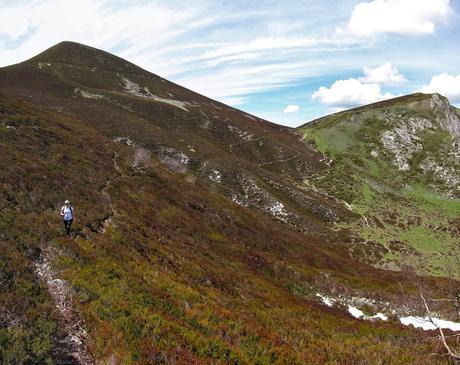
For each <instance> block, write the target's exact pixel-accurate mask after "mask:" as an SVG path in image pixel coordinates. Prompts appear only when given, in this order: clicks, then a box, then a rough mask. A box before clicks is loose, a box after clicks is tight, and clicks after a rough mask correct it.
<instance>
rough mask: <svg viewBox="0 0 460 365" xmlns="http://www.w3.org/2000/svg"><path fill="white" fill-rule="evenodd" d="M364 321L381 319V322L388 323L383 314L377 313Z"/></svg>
mask: <svg viewBox="0 0 460 365" xmlns="http://www.w3.org/2000/svg"><path fill="white" fill-rule="evenodd" d="M365 319H370V320H373V319H381V320H382V321H388V317H387V316H386V315H385V314H383V313H377V314H375V315H373V316H371V317H366V318H365Z"/></svg>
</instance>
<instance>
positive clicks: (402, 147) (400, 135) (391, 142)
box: [380, 117, 433, 171]
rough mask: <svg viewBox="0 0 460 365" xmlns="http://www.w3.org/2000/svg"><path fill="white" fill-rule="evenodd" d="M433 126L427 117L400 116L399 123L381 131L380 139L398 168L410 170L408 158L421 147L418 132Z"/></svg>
mask: <svg viewBox="0 0 460 365" xmlns="http://www.w3.org/2000/svg"><path fill="white" fill-rule="evenodd" d="M431 127H433V124H432V123H431V121H429V120H428V119H424V118H420V117H410V118H407V119H406V118H401V121H400V125H399V126H397V127H395V128H393V129H390V130H387V131H385V132H383V134H382V137H381V139H380V141H381V142H382V144H383V147H384V148H385V149H386V150H387V151H388V152H390V153H391V154H393V155H394V164H395V165H396V166H397V167H398V169H399V170H402V171H407V170H410V160H411V159H412V157H413V156H414V154H416V153H417V152H420V151H421V150H422V149H423V143H422V142H421V139H420V137H419V136H418V134H419V132H421V131H423V130H425V129H428V128H431Z"/></svg>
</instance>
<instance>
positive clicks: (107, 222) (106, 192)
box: [99, 152, 122, 233]
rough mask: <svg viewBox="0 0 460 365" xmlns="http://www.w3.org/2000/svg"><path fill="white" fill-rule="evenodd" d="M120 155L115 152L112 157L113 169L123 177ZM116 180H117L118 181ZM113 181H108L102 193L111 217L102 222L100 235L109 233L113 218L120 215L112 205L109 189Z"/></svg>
mask: <svg viewBox="0 0 460 365" xmlns="http://www.w3.org/2000/svg"><path fill="white" fill-rule="evenodd" d="M118 156H119V154H118V153H117V152H115V153H114V154H113V157H112V162H113V167H114V169H115V171H117V173H118V177H120V176H122V171H121V168H120V166H119V165H118V162H117V159H118ZM116 178H117V177H116ZM116 178H115V179H116ZM112 181H113V180H110V179H107V180H106V182H105V186H104V187H103V188H102V190H101V192H102V195H104V198H105V200H106V201H107V203H108V205H109V208H110V212H111V213H110V216H109V217H108V218H107V219H105V220H103V221H102V228H101V229H100V230H99V232H100V233H105V232H106V231H107V228H108V227H109V226H111V225H113V224H114V223H113V220H112V218H113V217H114V216H116V215H118V214H119V212H118V211H117V210H116V209H115V207H114V205H113V203H112V198H111V196H110V194H109V189H110V187H111V186H112Z"/></svg>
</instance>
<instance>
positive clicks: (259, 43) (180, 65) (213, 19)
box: [0, 0, 452, 123]
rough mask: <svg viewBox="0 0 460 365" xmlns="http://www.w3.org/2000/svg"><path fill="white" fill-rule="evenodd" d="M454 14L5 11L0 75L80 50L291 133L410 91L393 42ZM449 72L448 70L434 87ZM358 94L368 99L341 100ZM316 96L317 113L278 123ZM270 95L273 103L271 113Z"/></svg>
mask: <svg viewBox="0 0 460 365" xmlns="http://www.w3.org/2000/svg"><path fill="white" fill-rule="evenodd" d="M430 4H431V5H430ZM433 4H434V5H433ZM332 6H333V7H334V11H331V7H332ZM451 12H452V6H451V4H450V3H449V1H448V0H430V1H416V0H373V1H367V2H360V3H358V2H357V0H344V1H340V2H337V1H332V0H330V2H328V1H323V0H285V2H283V4H282V5H281V4H280V3H279V1H277V0H264V1H263V2H262V3H261V2H256V1H247V0H234V1H232V2H227V1H223V0H196V1H194V2H193V3H192V2H184V1H180V0H170V1H164V0H149V1H145V0H132V1H126V0H113V1H108V0H81V1H78V2H75V1H71V0H21V1H17V2H16V1H15V2H12V1H4V0H0V66H4V65H8V64H12V63H16V62H19V61H22V60H25V59H28V58H30V57H31V56H33V55H34V54H36V53H38V52H40V51H43V50H45V49H46V48H48V47H49V46H51V45H52V44H55V43H58V42H60V41H62V40H73V41H76V42H81V43H85V44H88V45H90V46H93V47H97V48H101V49H104V50H106V51H109V52H113V53H115V54H117V55H118V56H121V57H123V58H127V59H129V60H130V61H132V62H134V63H136V64H138V65H139V66H141V67H143V68H146V69H147V70H149V71H152V72H154V73H157V74H159V75H161V76H163V77H167V78H169V79H171V80H172V81H174V82H177V83H179V84H182V85H184V86H186V87H189V88H191V89H193V90H195V91H198V92H200V93H202V94H205V95H207V96H209V97H212V98H216V99H218V100H220V101H223V102H226V103H229V104H232V105H239V106H240V107H243V108H246V110H247V111H249V112H254V111H255V110H260V108H259V107H258V105H264V106H265V107H269V108H271V109H270V110H273V111H274V112H273V113H275V114H273V117H274V118H275V117H276V118H277V120H279V119H282V120H283V121H285V120H287V119H288V118H291V119H289V123H294V122H293V118H296V115H297V114H301V113H307V112H308V111H310V112H311V113H315V115H317V114H319V113H321V110H320V109H318V108H317V105H324V106H325V107H327V108H334V107H343V105H335V104H337V103H338V102H339V101H340V100H341V101H340V103H342V104H344V105H345V104H346V105H351V104H353V103H358V102H359V103H362V102H366V101H368V100H372V101H374V100H375V99H379V98H383V97H386V96H387V95H388V94H390V93H389V92H387V91H384V90H382V88H383V86H385V87H389V86H393V87H401V85H403V84H404V85H407V84H410V82H409V81H407V80H405V77H404V76H402V75H401V74H400V73H399V71H398V69H397V68H396V67H395V66H394V65H392V64H390V63H384V62H385V61H386V60H387V59H395V58H394V57H393V58H392V57H391V55H389V54H388V52H389V50H388V45H389V44H390V45H391V44H392V43H391V42H389V37H391V35H392V34H397V35H398V36H399V37H400V36H401V35H413V34H418V35H423V34H433V32H435V31H436V30H438V29H440V28H441V27H440V26H439V25H440V24H442V23H443V22H444V21H445V20H446V19H447V18H448V14H449V13H451ZM366 19H367V20H366ZM405 27H406V28H407V27H408V28H407V29H406V28H405ZM336 29H342V30H341V31H336ZM381 36H383V37H381ZM411 38H413V37H411ZM390 40H391V39H390ZM383 42H384V43H385V49H380V43H383ZM400 42H401V40H400V39H398V47H395V48H394V49H397V50H396V51H393V55H394V53H395V52H399V53H404V55H403V56H404V59H406V60H407V63H412V64H415V63H417V65H418V66H419V68H420V67H423V62H422V61H420V60H421V59H422V58H420V57H417V58H416V56H413V58H410V57H411V56H410V55H409V53H407V52H405V50H402V47H399V43H400ZM369 57H372V61H369ZM382 57H383V58H384V59H382ZM433 57H434V56H433ZM401 58H402V57H399V59H398V62H399V64H400V62H401ZM436 61H437V60H436ZM369 63H372V64H375V65H381V66H378V67H372V68H367V69H364V73H363V75H361V76H360V75H355V74H352V75H350V72H352V71H350V70H354V71H353V72H355V71H356V67H355V65H356V64H358V65H362V64H369ZM431 64H435V62H434V61H433V62H431ZM358 71H359V70H358ZM444 71H447V72H452V69H449V68H444V69H443V70H439V71H434V72H431V73H430V75H431V74H436V73H442V72H444ZM350 79H353V80H351V81H350ZM336 80H338V81H342V82H338V81H337V82H338V84H335V81H336ZM405 81H407V82H405ZM326 85H329V86H326ZM334 85H335V86H334ZM351 85H355V87H356V88H357V90H356V92H355V93H354V94H359V93H360V92H362V95H361V96H359V95H358V96H357V95H351V94H350V93H352V91H348V92H345V89H346V88H347V87H350V86H351ZM369 85H376V86H377V87H376V86H369ZM320 87H323V88H322V89H321V88H320ZM418 87H420V83H419V84H418ZM377 88H378V89H377ZM293 90H295V92H297V93H298V95H297V96H295V95H293V94H292V93H293V92H294V91H293ZM315 90H316V91H317V92H318V93H317V94H316V98H315V100H314V101H310V105H309V106H307V105H305V107H302V110H301V111H299V112H298V113H283V112H282V111H283V109H284V108H285V106H286V105H288V104H292V105H298V104H299V103H302V100H304V101H303V103H304V102H305V94H310V95H311V94H312V93H313V92H314V91H315ZM320 90H321V91H320ZM391 91H392V93H394V90H391ZM274 92H277V93H278V94H277V96H276V97H272V93H274ZM369 93H370V94H369ZM267 94H270V95H271V97H272V99H271V100H273V103H270V104H269V103H267V102H264V101H263V99H264V97H265V96H264V95H267ZM339 94H341V96H340V97H339ZM346 94H348V96H346ZM366 95H371V97H369V96H366ZM288 96H289V97H288ZM334 98H335V99H334ZM347 98H348V101H347V100H346V99H347ZM330 100H336V101H334V102H332V103H330V102H326V101H330ZM315 101H321V102H322V103H316V102H315ZM323 103H324V104H323ZM275 104H276V105H275ZM325 107H323V108H325ZM275 111H276V112H275ZM276 113H278V114H276ZM265 115H267V114H265ZM284 118H285V119H284Z"/></svg>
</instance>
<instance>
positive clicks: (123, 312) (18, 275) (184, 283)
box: [0, 96, 436, 364]
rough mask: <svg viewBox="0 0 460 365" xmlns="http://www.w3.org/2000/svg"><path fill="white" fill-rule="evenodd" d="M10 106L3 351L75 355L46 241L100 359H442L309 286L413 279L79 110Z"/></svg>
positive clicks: (20, 359)
mask: <svg viewBox="0 0 460 365" xmlns="http://www.w3.org/2000/svg"><path fill="white" fill-rule="evenodd" d="M0 105H1V108H0V110H1V114H0V115H1V123H2V124H1V129H0V133H1V135H0V136H1V141H2V144H1V148H2V159H1V164H2V166H1V169H2V171H3V172H4V173H3V174H2V180H3V181H2V188H1V189H2V190H1V195H0V199H1V210H0V214H1V220H0V221H1V222H2V227H1V240H0V243H1V245H2V249H1V255H2V261H1V262H2V271H1V272H2V287H1V290H2V296H1V300H2V313H1V314H2V327H1V329H0V343H1V346H2V347H1V348H2V352H1V356H2V360H3V362H4V363H6V364H16V363H24V364H25V363H37V364H41V363H44V362H45V361H49V362H50V363H52V361H53V359H54V361H57V363H66V362H63V360H62V357H60V355H59V354H60V353H59V351H58V349H60V350H62V348H61V346H62V343H63V342H62V340H60V339H62V338H64V337H65V335H66V334H65V333H61V332H65V328H63V327H62V326H61V325H60V323H61V321H62V318H60V313H59V310H57V309H55V308H54V305H53V301H52V298H50V297H49V295H48V294H47V291H46V286H45V285H44V283H43V282H40V281H38V278H37V277H36V275H34V268H35V267H36V263H37V261H38V260H39V257H40V255H43V254H44V252H52V253H53V255H52V256H50V257H49V259H50V260H51V263H52V265H53V267H54V270H55V272H56V278H59V279H65V280H66V281H67V282H68V283H69V284H70V285H71V287H72V288H73V290H74V297H73V306H74V310H75V311H78V312H79V313H80V315H81V317H82V319H83V320H84V323H85V327H86V331H87V332H88V340H87V341H88V343H87V348H88V352H89V353H90V354H91V355H92V356H94V358H95V359H97V360H99V361H109V362H110V361H111V362H115V363H123V362H124V363H133V364H151V363H174V362H176V363H184V364H185V363H267V364H268V363H288V364H294V363H299V364H304V363H316V364H321V363H342V364H350V363H362V362H363V361H366V362H367V363H377V362H378V361H379V360H380V359H381V358H382V357H385V358H387V359H389V361H390V362H391V363H394V364H398V363H400V364H403V363H419V364H423V363H433V361H436V360H433V359H431V358H430V359H429V361H428V360H426V358H425V356H426V354H427V353H428V351H430V346H429V344H427V343H426V342H422V341H421V340H420V339H419V336H418V335H417V334H416V333H415V332H412V331H410V330H408V329H402V328H401V327H400V326H397V325H396V324H380V323H379V324H373V323H370V322H364V321H358V320H354V319H352V318H351V317H349V316H348V315H347V314H346V313H345V312H342V311H340V310H337V309H334V310H331V309H327V307H324V306H321V305H318V304H317V301H316V299H315V293H316V292H317V291H318V290H325V289H326V287H328V288H331V287H335V288H336V290H337V288H341V289H340V290H341V291H342V292H344V293H346V292H350V293H355V294H356V295H372V293H373V292H374V291H375V290H376V288H378V290H379V292H380V296H381V297H382V298H384V297H388V298H394V297H397V296H398V290H399V286H398V285H397V283H398V282H401V283H403V285H405V284H404V278H403V277H398V276H395V275H391V274H385V273H384V272H379V271H376V270H374V269H372V268H370V267H367V266H366V265H361V264H358V263H356V262H354V261H353V260H352V259H350V258H348V257H347V256H346V255H342V256H341V255H340V252H338V251H336V250H335V249H334V247H333V246H330V247H328V246H325V245H324V243H323V242H321V240H320V239H319V238H318V237H315V236H311V235H308V236H307V235H305V234H302V233H299V232H296V231H295V230H291V229H289V228H288V226H286V225H285V224H283V223H275V222H274V221H272V219H270V218H269V217H267V216H266V215H265V214H263V213H258V212H252V211H251V210H248V209H246V208H244V207H239V206H238V205H236V204H234V203H233V202H232V201H231V200H230V199H227V198H225V197H222V196H221V195H219V194H217V193H214V192H210V191H209V190H208V189H207V187H206V186H205V185H203V184H201V183H199V182H195V183H193V182H188V181H187V174H177V173H174V172H170V171H169V170H167V169H165V168H164V167H162V165H161V164H160V163H159V162H158V161H157V160H156V159H155V158H153V157H149V158H148V159H144V160H143V162H142V164H135V159H136V151H137V149H136V148H132V147H127V146H125V145H124V144H120V143H116V142H113V141H111V140H110V139H108V138H106V137H104V136H103V135H101V134H100V133H99V132H97V131H95V130H94V129H93V128H92V127H91V126H89V125H88V124H86V123H84V122H81V121H78V120H76V119H69V118H64V117H62V116H59V115H58V114H56V113H50V112H47V111H40V110H37V109H35V108H33V107H31V106H29V105H27V104H24V102H22V101H18V100H17V99H14V98H11V97H5V96H2V99H1V104H0ZM108 181H110V184H108V183H107V182H108ZM64 196H68V197H70V199H71V200H72V201H73V202H74V204H75V205H76V214H77V219H78V220H77V223H76V227H75V229H76V237H75V238H74V239H73V240H71V241H67V240H65V239H63V238H62V229H61V227H60V220H59V219H58V218H57V217H56V214H57V208H58V207H59V203H60V202H61V201H62V199H63V197H64ZM109 218H110V219H109ZM325 278H327V279H325ZM409 290H410V289H409ZM49 313H51V314H52V315H49Z"/></svg>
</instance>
